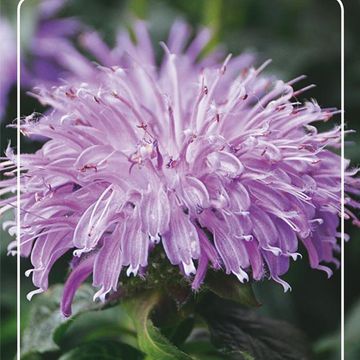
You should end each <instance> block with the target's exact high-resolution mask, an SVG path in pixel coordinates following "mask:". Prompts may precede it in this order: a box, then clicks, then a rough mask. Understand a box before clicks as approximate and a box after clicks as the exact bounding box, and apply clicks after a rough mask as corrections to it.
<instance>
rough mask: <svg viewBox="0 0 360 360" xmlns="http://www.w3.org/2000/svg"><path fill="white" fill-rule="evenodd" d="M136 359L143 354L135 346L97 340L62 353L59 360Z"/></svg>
mask: <svg viewBox="0 0 360 360" xmlns="http://www.w3.org/2000/svg"><path fill="white" fill-rule="evenodd" d="M99 359H102V360H122V359H124V360H136V359H143V356H142V354H141V353H140V352H139V351H137V350H136V349H134V348H133V347H131V346H129V345H126V344H122V343H120V342H118V341H113V340H101V341H99V340H95V341H92V342H90V343H86V344H82V345H80V346H79V347H77V348H75V349H73V350H71V351H70V352H68V353H66V354H64V355H62V356H61V357H60V358H59V360H99Z"/></svg>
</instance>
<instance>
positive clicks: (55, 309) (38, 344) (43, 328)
mask: <svg viewBox="0 0 360 360" xmlns="http://www.w3.org/2000/svg"><path fill="white" fill-rule="evenodd" d="M61 292H62V287H61V286H55V287H53V288H51V289H49V290H48V291H47V292H46V293H45V294H42V295H41V296H37V297H36V298H34V300H33V304H32V306H31V310H30V315H29V323H28V326H27V328H26V329H25V331H24V334H23V336H22V341H23V343H22V355H23V356H25V355H27V356H29V354H36V353H45V352H49V351H58V350H59V346H58V344H57V343H58V342H59V341H60V339H61V337H62V335H63V334H64V332H65V331H66V329H67V328H68V326H69V325H70V324H71V323H72V322H73V321H74V319H75V318H76V317H77V316H79V315H80V314H81V313H84V312H86V311H88V310H94V309H95V308H96V305H95V303H94V302H93V301H92V295H93V289H92V288H91V287H89V286H85V285H84V286H82V287H81V288H80V289H79V291H78V292H77V294H76V296H75V300H74V303H73V316H72V317H71V318H70V319H67V318H65V317H64V316H63V315H62V314H61V312H60V303H59V302H60V299H61Z"/></svg>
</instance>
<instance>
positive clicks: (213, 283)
mask: <svg viewBox="0 0 360 360" xmlns="http://www.w3.org/2000/svg"><path fill="white" fill-rule="evenodd" d="M205 286H207V288H208V289H209V290H210V291H212V292H213V293H214V294H216V295H217V296H219V297H221V298H222V299H227V300H232V301H235V302H237V303H239V304H241V305H244V306H249V307H258V306H260V303H259V302H258V300H257V299H256V297H255V294H254V291H253V288H252V286H251V284H250V283H247V284H242V283H240V281H239V280H238V279H237V278H235V277H234V276H229V275H226V274H225V273H223V272H222V271H212V272H209V273H208V275H207V276H206V281H205Z"/></svg>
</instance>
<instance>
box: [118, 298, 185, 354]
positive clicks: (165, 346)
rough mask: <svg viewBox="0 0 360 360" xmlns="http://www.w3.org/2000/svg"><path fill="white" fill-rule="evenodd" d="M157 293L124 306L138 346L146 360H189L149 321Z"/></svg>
mask: <svg viewBox="0 0 360 360" xmlns="http://www.w3.org/2000/svg"><path fill="white" fill-rule="evenodd" d="M159 300H160V295H159V294H158V293H155V292H153V293H144V294H142V295H141V296H138V297H135V298H132V299H131V300H128V301H127V302H126V303H125V304H124V305H125V309H126V310H127V312H128V314H129V315H130V317H131V318H132V319H133V321H134V325H135V328H136V332H137V335H138V344H139V348H140V350H141V351H143V352H144V353H145V354H146V355H147V357H146V359H154V360H155V359H156V360H190V359H192V358H191V357H190V356H189V355H187V354H185V353H184V352H182V351H181V350H179V349H178V348H177V347H176V346H175V345H173V344H172V343H170V341H169V340H168V339H167V338H166V337H165V336H163V335H162V334H161V332H160V330H159V329H158V328H156V327H155V326H154V325H153V323H152V321H151V320H150V315H151V311H152V310H153V308H154V307H155V306H156V304H158V302H159Z"/></svg>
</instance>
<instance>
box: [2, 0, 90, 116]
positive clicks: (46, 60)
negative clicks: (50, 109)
mask: <svg viewBox="0 0 360 360" xmlns="http://www.w3.org/2000/svg"><path fill="white" fill-rule="evenodd" d="M65 3H66V0H46V1H45V0H43V1H41V2H40V3H39V5H38V7H37V17H36V19H35V20H34V21H35V24H34V28H35V31H34V34H33V36H32V40H31V41H30V42H29V44H27V45H28V47H27V48H26V49H25V48H24V49H22V50H21V87H22V88H24V89H31V88H32V87H33V86H35V85H36V86H39V85H46V86H49V85H53V84H54V83H55V84H58V83H59V80H60V79H61V78H62V77H64V78H66V77H69V76H70V75H72V72H71V70H72V69H71V67H69V66H68V62H65V63H63V62H61V56H60V59H59V53H60V54H61V53H63V52H64V53H66V54H67V52H71V53H73V52H74V48H73V45H72V38H73V37H74V35H76V34H77V33H78V32H79V31H80V29H81V28H83V29H84V28H85V26H84V25H81V24H80V23H79V22H78V21H77V20H76V19H74V18H56V15H57V13H58V12H59V10H61V9H62V8H63V7H64V5H65ZM0 52H1V57H0V120H1V119H2V118H3V116H4V113H5V110H6V106H7V103H8V93H9V91H10V89H11V88H12V86H14V85H15V82H16V32H15V25H14V24H10V22H9V21H8V20H7V19H5V18H2V17H0ZM64 57H65V56H64ZM73 58H74V55H73Z"/></svg>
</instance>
